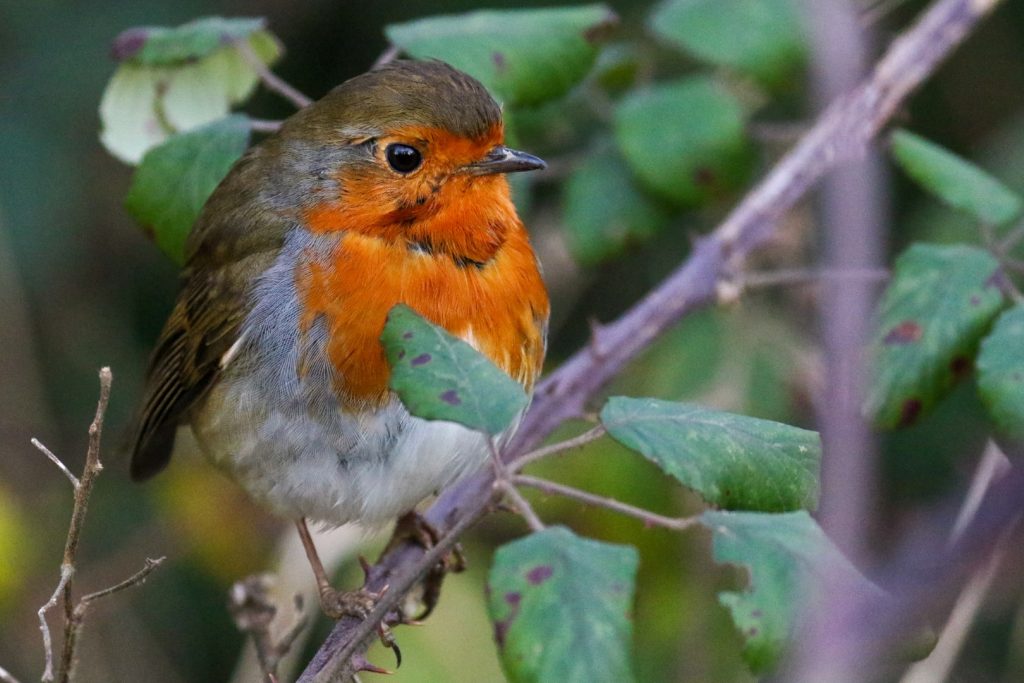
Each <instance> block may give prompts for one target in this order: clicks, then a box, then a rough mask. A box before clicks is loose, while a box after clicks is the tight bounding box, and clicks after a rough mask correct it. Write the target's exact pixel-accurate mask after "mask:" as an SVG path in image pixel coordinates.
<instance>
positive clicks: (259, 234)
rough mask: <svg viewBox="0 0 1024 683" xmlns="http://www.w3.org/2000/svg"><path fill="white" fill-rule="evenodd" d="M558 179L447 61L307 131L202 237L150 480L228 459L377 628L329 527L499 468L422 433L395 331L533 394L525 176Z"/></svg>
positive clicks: (147, 436) (215, 214)
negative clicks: (327, 533) (516, 187)
mask: <svg viewBox="0 0 1024 683" xmlns="http://www.w3.org/2000/svg"><path fill="white" fill-rule="evenodd" d="M541 168H544V162H543V161H541V160H540V159H538V158H537V157H535V156H532V155H530V154H526V153H524V152H519V151H515V150H512V149H509V148H508V147H506V146H505V145H504V129H503V125H502V118H501V110H500V108H499V107H498V105H497V103H496V102H495V101H494V99H493V98H492V97H491V96H490V95H489V94H488V92H487V90H486V89H485V88H484V87H483V86H482V85H481V84H480V83H479V82H478V81H476V80H474V79H473V78H471V77H470V76H468V75H467V74H465V73H462V72H461V71H458V70H456V69H454V68H452V67H450V66H448V65H447V64H444V63H442V62H437V61H426V62H415V61H395V62H392V63H389V64H386V65H384V66H381V67H379V68H376V69H374V70H372V71H370V72H368V73H365V74H363V75H360V76H356V77H355V78H352V79H350V80H348V81H346V82H345V83H343V84H342V85H340V86H338V87H337V88H335V89H334V90H332V91H331V92H330V93H329V94H328V95H327V96H326V97H324V98H323V99H321V100H320V101H318V102H316V103H314V104H312V105H311V106H309V107H307V108H305V109H303V110H302V111H300V112H298V113H296V114H295V115H294V116H292V117H291V118H290V119H288V120H287V121H285V122H284V124H283V125H282V126H281V128H280V129H279V130H278V131H277V132H276V133H274V134H273V135H270V136H269V137H267V138H266V139H265V140H263V141H262V142H261V143H260V144H258V145H256V146H254V147H253V148H252V149H250V150H249V151H248V152H247V153H246V154H245V155H244V156H243V157H242V158H241V159H240V160H239V161H238V163H237V164H235V166H234V168H232V169H231V171H230V173H228V175H227V177H226V178H225V179H224V180H223V181H222V182H221V184H220V185H219V186H218V187H217V189H216V191H214V193H213V195H212V196H211V197H210V199H209V201H207V203H206V205H205V206H204V207H203V210H202V212H201V213H200V215H199V218H198V219H197V221H196V223H195V226H194V228H193V230H192V233H191V234H190V236H189V238H188V242H187V245H186V265H185V269H184V273H183V275H182V280H183V287H182V290H181V293H180V295H179V296H178V299H177V302H176V303H175V306H174V309H173V311H172V312H171V315H170V317H169V319H168V320H167V323H166V324H165V325H164V328H163V331H162V332H161V333H160V337H159V340H158V341H157V345H156V349H155V351H154V352H153V356H152V358H151V360H150V367H149V372H148V376H147V380H146V386H145V390H144V397H143V401H142V407H141V409H140V412H139V416H138V418H137V421H136V427H135V429H134V431H133V434H132V437H133V439H132V442H131V443H132V461H131V474H132V477H133V478H134V479H136V480H144V479H147V478H149V477H151V476H153V475H154V474H156V473H157V472H158V471H160V470H161V469H163V468H164V467H165V466H166V465H167V463H168V461H169V460H170V458H171V454H172V452H173V451H174V445H175V433H176V432H177V430H178V428H179V427H182V426H188V427H189V428H191V430H192V432H193V433H194V434H195V437H196V441H197V442H198V444H199V445H200V448H201V449H202V451H203V452H204V454H205V456H206V457H207V458H208V459H209V460H210V461H212V462H213V463H214V464H215V465H216V466H217V467H219V468H220V469H222V470H223V471H225V472H226V473H227V474H228V475H229V476H230V477H231V478H232V479H234V480H235V481H236V482H238V483H239V484H240V485H241V486H242V487H243V488H244V489H245V490H246V491H247V492H248V493H249V495H250V496H252V497H253V498H254V499H256V500H257V501H258V502H260V503H262V504H263V505H265V506H266V507H268V508H269V509H270V510H271V511H273V512H274V513H276V514H278V515H281V516H283V517H286V518H289V519H292V520H294V521H295V524H296V526H297V527H298V531H299V534H300V536H301V538H302V542H303V545H304V546H305V548H306V552H307V555H308V557H309V559H310V563H311V565H312V568H313V572H314V574H315V577H316V580H317V585H318V588H319V591H320V601H321V605H322V607H323V609H324V611H325V612H326V613H327V614H328V615H330V616H332V617H334V618H339V617H340V616H342V615H354V616H358V617H365V615H366V614H367V612H368V611H369V610H370V609H371V608H372V606H373V604H374V602H375V599H376V598H378V597H379V596H378V595H376V594H372V593H369V592H367V591H365V590H362V589H360V590H356V591H348V592H340V591H335V590H334V589H333V588H332V587H331V585H330V583H329V580H328V578H327V575H326V573H325V571H324V568H323V566H322V564H321V562H320V560H319V557H318V556H317V552H316V548H315V547H314V545H313V541H312V539H311V538H310V535H309V531H308V528H307V526H306V522H307V520H311V521H315V522H319V523H323V524H326V525H341V524H345V523H348V522H358V523H361V524H363V525H366V526H369V527H374V526H379V525H382V524H384V523H386V522H388V521H390V520H392V519H394V518H396V517H399V516H402V515H405V514H406V513H409V512H410V511H412V510H413V509H414V508H415V506H416V505H417V504H418V503H420V502H422V501H423V500H424V499H425V498H427V497H429V496H430V495H432V494H433V493H435V492H436V491H438V490H440V489H441V488H443V487H445V486H446V485H448V484H450V483H452V482H453V481H455V480H457V479H458V478H460V477H462V476H463V475H466V474H468V473H471V472H473V471H474V470H476V469H477V468H478V467H480V466H481V465H482V464H484V463H486V461H487V458H488V453H489V449H488V446H487V443H486V442H485V440H484V437H483V436H482V435H480V434H479V433H476V432H473V431H470V430H468V429H465V428H463V427H461V426H459V425H456V424H453V423H448V422H430V421H426V420H422V419H419V418H416V417H413V416H412V415H410V414H409V412H408V411H407V410H406V409H405V407H404V406H403V405H402V403H401V402H400V401H399V399H398V398H397V396H395V394H393V393H392V392H391V391H389V389H388V375H389V372H390V370H389V367H388V364H387V361H386V359H385V355H384V350H383V348H382V346H381V343H380V335H381V331H382V329H383V327H384V323H385V319H386V317H387V314H388V312H389V310H390V309H391V308H392V307H393V306H395V305H396V304H399V303H402V304H406V305H407V306H409V307H411V308H412V309H413V310H415V311H417V312H418V313H419V314H420V315H422V316H423V317H424V318H426V319H427V320H429V321H431V322H433V323H434V324H436V325H439V326H441V327H443V328H444V329H446V330H447V331H448V332H450V333H451V334H453V335H455V336H457V337H460V338H461V339H463V340H465V341H466V342H468V343H469V344H470V345H472V346H473V347H474V348H476V349H477V350H478V351H480V352H481V353H483V354H484V355H485V356H487V357H488V358H490V360H492V361H493V362H494V363H495V364H496V365H497V366H498V367H500V368H501V369H503V370H504V371H505V372H506V373H508V374H509V375H510V376H511V377H512V378H514V379H515V380H517V381H518V382H520V383H521V384H522V385H523V387H524V388H525V389H526V390H527V392H530V391H531V390H532V388H533V383H534V381H535V379H536V378H537V376H538V373H539V372H540V369H541V364H542V361H543V358H544V351H545V343H546V332H547V320H548V298H547V293H546V291H545V288H544V283H543V281H542V279H541V275H540V269H539V266H538V263H537V258H536V256H535V255H534V253H533V250H532V248H531V246H530V241H529V237H528V235H527V233H526V230H525V228H524V227H523V224H522V222H521V221H520V219H519V217H518V215H517V214H516V210H515V207H514V205H513V204H512V200H511V197H510V193H509V186H508V182H507V180H506V178H505V174H506V173H514V172H519V171H530V170H534V169H541ZM505 436H508V435H505Z"/></svg>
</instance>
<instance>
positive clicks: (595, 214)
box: [563, 146, 669, 265]
mask: <svg viewBox="0 0 1024 683" xmlns="http://www.w3.org/2000/svg"><path fill="white" fill-rule="evenodd" d="M563 211H564V220H563V223H564V224H565V227H566V237H567V238H568V242H569V250H570V251H571V252H572V255H573V256H574V257H575V258H576V260H577V261H579V262H580V263H583V264H588V265H592V264H596V263H600V262H601V261H604V260H607V259H609V258H610V257H612V256H615V255H616V254H618V253H620V252H621V251H622V250H623V249H624V248H625V247H627V246H629V245H630V244H637V243H641V242H644V241H646V240H647V239H649V238H651V237H653V236H654V235H655V234H656V233H657V232H658V231H660V230H661V229H662V228H663V227H664V226H665V225H666V223H667V222H668V219H669V212H668V211H667V210H666V209H665V208H664V207H662V206H661V205H660V204H658V203H657V202H655V201H653V200H652V199H650V198H649V197H647V196H646V195H644V194H643V192H641V191H640V189H639V188H637V186H636V183H635V181H634V180H633V176H632V173H630V171H629V169H628V168H627V167H626V165H625V164H624V163H623V161H622V159H621V158H620V157H619V155H618V154H617V153H616V151H615V149H614V148H611V147H610V146H602V147H600V148H599V149H598V150H597V151H596V152H594V153H592V154H589V155H587V157H586V158H585V159H584V160H583V162H582V163H581V164H580V165H579V166H578V167H577V168H576V169H575V170H574V171H573V173H572V175H571V176H570V177H569V180H568V182H567V183H566V187H565V203H564V207H563Z"/></svg>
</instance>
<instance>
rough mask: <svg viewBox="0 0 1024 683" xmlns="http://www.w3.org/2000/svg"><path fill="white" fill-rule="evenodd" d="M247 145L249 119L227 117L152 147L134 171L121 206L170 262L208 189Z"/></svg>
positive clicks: (177, 257)
mask: <svg viewBox="0 0 1024 683" xmlns="http://www.w3.org/2000/svg"><path fill="white" fill-rule="evenodd" d="M248 145H249V120H248V119H247V118H246V117H244V116H241V115H234V116H229V117H227V118H225V119H221V120H220V121H216V122H214V123H211V124H208V125H206V126H203V127H201V128H197V129H195V130H192V131H189V132H187V133H179V134H178V135H175V136H173V137H171V138H169V139H168V140H167V141H166V142H164V143H162V144H161V145H160V146H158V147H154V148H153V149H151V150H150V151H149V152H147V153H146V156H145V157H143V159H142V163H141V164H140V165H139V167H138V168H137V169H136V171H135V175H134V176H133V177H132V185H131V188H130V189H129V190H128V196H127V197H126V198H125V208H127V209H128V212H129V213H131V214H132V216H134V217H135V219H136V220H138V221H139V222H140V223H142V224H143V225H144V226H146V228H147V229H149V230H151V231H152V233H153V238H154V239H155V240H156V243H157V245H159V247H160V248H161V249H162V250H163V251H164V252H166V253H167V255H168V256H170V257H171V258H172V259H173V260H174V262H175V263H178V264H181V263H182V262H183V261H184V258H185V239H186V238H187V237H188V234H189V232H190V231H191V230H192V224H193V223H194V222H195V220H196V217H197V216H199V212H200V210H201V209H202V208H203V205H204V204H205V203H206V200H207V199H209V198H210V195H211V194H213V191H214V190H215V189H216V187H217V185H218V184H219V183H220V181H221V180H223V179H224V176H226V175H227V174H228V171H229V170H231V167H232V166H233V165H234V163H235V162H236V161H237V160H238V158H239V157H241V156H242V153H243V152H245V148H246V147H247V146H248Z"/></svg>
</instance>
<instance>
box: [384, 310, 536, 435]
mask: <svg viewBox="0 0 1024 683" xmlns="http://www.w3.org/2000/svg"><path fill="white" fill-rule="evenodd" d="M381 343H382V344H383V345H384V352H385V353H386V354H387V359H388V363H389V364H390V365H391V379H390V381H389V383H388V386H390V387H391V389H393V390H394V391H395V392H396V393H397V394H398V395H399V397H400V398H401V399H402V403H404V404H405V407H406V408H408V410H409V412H410V413H412V414H413V415H416V416H417V417H422V418H424V419H427V420H447V421H449V422H458V423H459V424H461V425H464V426H466V427H469V428H470V429H475V430H477V431H480V432H483V433H485V434H490V435H494V436H497V435H498V434H500V433H501V432H503V431H504V430H505V429H506V428H508V426H509V425H510V424H512V422H513V420H515V419H516V417H517V416H518V415H519V414H520V413H521V412H522V411H523V410H524V409H525V408H526V404H527V403H528V399H527V397H526V392H524V391H523V388H522V386H520V385H519V383H518V382H516V381H515V380H513V379H512V378H511V377H509V376H508V375H507V374H505V373H504V372H503V371H502V370H501V369H499V368H498V367H497V366H496V365H494V363H492V362H491V361H490V360H488V359H487V358H485V357H484V356H483V355H482V354H480V352H478V351H477V350H475V349H474V348H473V347H472V346H470V345H469V344H467V343H466V342H464V341H462V340H461V339H457V338H456V337H453V336H452V335H450V334H448V332H446V331H445V330H443V329H441V328H440V327H437V326H435V325H432V324H431V323H429V322H427V321H426V320H424V319H423V318H422V317H420V316H419V315H418V314H417V313H416V312H415V311H413V310H412V309H411V308H409V307H408V306H406V305H404V304H399V305H397V306H395V307H394V308H392V309H391V312H390V313H389V314H388V319H387V323H386V324H385V325H384V332H383V333H382V334H381Z"/></svg>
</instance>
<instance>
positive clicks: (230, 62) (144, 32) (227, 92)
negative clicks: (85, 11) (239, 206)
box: [100, 17, 282, 164]
mask: <svg viewBox="0 0 1024 683" xmlns="http://www.w3.org/2000/svg"><path fill="white" fill-rule="evenodd" d="M243 41H244V42H246V43H247V44H248V46H249V47H250V48H251V49H252V51H253V53H254V54H255V55H256V57H257V59H259V60H260V61H261V62H263V63H264V64H268V65H269V64H272V63H273V62H274V61H275V60H276V59H277V58H278V57H279V56H280V55H281V52H282V48H281V45H280V43H279V42H278V41H277V39H276V38H275V37H274V36H273V35H272V34H271V33H270V32H269V31H267V30H265V28H264V21H263V19H249V18H243V19H223V18H220V17H209V18H206V19H199V20H197V21H194V22H190V23H188V24H184V25H182V26H179V27H176V28H160V27H143V28H134V29H129V30H128V31H125V32H123V33H122V34H121V35H120V36H118V37H117V38H116V39H115V41H114V46H113V53H114V57H115V59H117V60H118V61H119V62H120V64H119V66H118V68H117V70H116V71H115V72H114V75H113V76H112V77H111V79H110V82H109V83H108V84H107V88H106V90H105V91H104V93H103V99H102V100H101V101H100V120H101V123H102V132H101V134H100V140H101V141H102V143H103V145H104V146H105V147H106V148H107V150H108V151H109V152H110V153H111V154H113V155H114V156H115V157H117V158H119V159H121V160H122V161H124V162H126V163H129V164H137V163H138V162H139V161H140V160H141V159H142V157H143V155H144V154H145V153H146V151H148V150H149V149H151V148H153V147H155V146H156V145H159V144H160V143H161V142H163V141H164V140H166V139H167V138H168V137H170V136H171V135H173V134H174V133H177V132H184V131H187V130H191V129H192V128H196V127H198V126H201V125H204V124H207V123H210V122H212V121H216V120H217V119H220V118H223V117H225V116H227V114H228V113H229V112H230V110H231V107H232V106H233V105H236V104H238V103H240V102H243V101H244V100H245V99H247V98H248V97H249V95H250V94H251V93H252V91H253V89H254V88H255V87H256V83H257V81H258V80H259V78H258V75H257V73H256V71H255V70H254V68H253V67H252V66H251V65H250V64H249V62H248V61H247V60H246V59H245V58H244V57H243V56H242V54H241V52H240V51H239V49H238V45H239V44H240V43H242V42H243Z"/></svg>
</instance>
